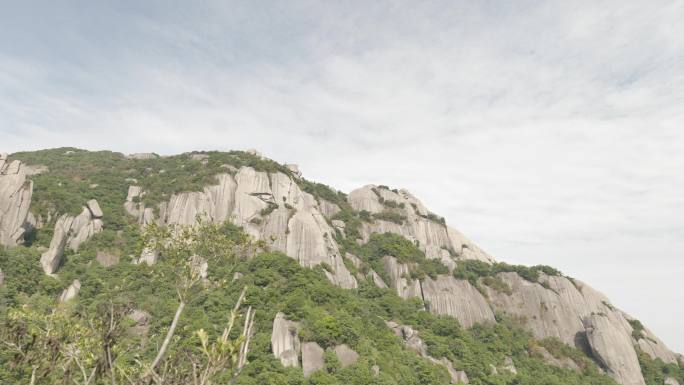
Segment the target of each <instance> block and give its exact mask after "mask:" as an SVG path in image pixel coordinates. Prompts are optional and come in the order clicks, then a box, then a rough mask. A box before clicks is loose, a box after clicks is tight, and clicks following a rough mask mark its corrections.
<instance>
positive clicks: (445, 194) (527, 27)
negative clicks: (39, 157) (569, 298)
mask: <svg viewBox="0 0 684 385" xmlns="http://www.w3.org/2000/svg"><path fill="white" fill-rule="evenodd" d="M0 3H3V4H2V9H3V11H2V12H0V151H4V152H10V153H11V152H16V151H24V150H34V149H41V148H52V147H61V146H75V147H80V148H85V149H90V150H101V149H108V150H114V151H120V152H124V153H133V152H156V153H159V154H176V153H182V152H186V151H192V150H231V149H249V148H256V149H258V150H259V151H261V152H262V153H263V154H265V155H266V156H268V157H270V158H272V159H275V160H277V161H279V162H283V163H285V162H289V163H296V164H299V165H300V168H301V169H302V171H303V173H304V176H305V177H306V178H307V179H311V180H316V181H320V182H323V183H326V184H329V185H331V186H334V187H336V188H338V189H340V190H342V191H345V192H349V191H351V190H353V189H354V188H357V187H360V186H363V185H365V184H369V183H374V184H385V185H389V186H391V187H393V188H394V187H397V188H402V187H403V188H407V189H409V190H410V191H412V192H413V193H414V194H415V195H416V196H418V197H419V198H420V199H421V200H422V201H423V202H424V203H425V204H426V205H427V206H428V207H429V208H430V209H432V210H433V211H435V212H437V213H439V214H441V215H443V216H445V217H446V219H447V222H448V223H449V224H450V225H451V226H453V227H455V228H457V229H459V230H460V231H462V232H464V233H465V234H466V235H468V236H469V237H470V238H471V239H473V240H474V241H475V242H476V243H478V244H479V245H480V246H481V247H482V248H484V249H485V250H487V251H488V252H489V253H490V254H492V255H493V256H495V257H496V258H497V259H499V260H501V261H506V262H509V263H521V264H528V265H533V264H547V265H552V266H555V267H558V268H560V269H561V270H562V271H563V272H564V273H565V274H567V275H570V276H572V277H575V278H578V279H580V280H583V281H585V282H588V283H590V284H591V285H592V286H594V287H595V288H597V289H599V290H601V291H603V292H604V293H606V294H607V295H608V296H609V297H610V298H611V299H612V301H613V303H614V304H615V305H617V306H618V307H620V308H622V309H623V310H625V311H627V312H628V313H630V314H631V315H633V316H634V317H636V318H638V319H640V320H641V321H642V322H643V323H644V324H645V325H646V326H647V327H649V328H650V329H652V330H653V331H654V332H655V333H656V334H657V335H658V336H660V337H661V338H662V339H663V340H664V341H665V343H666V344H667V345H668V346H669V347H670V348H672V349H674V350H677V351H679V352H682V353H684V328H682V327H681V320H682V319H684V306H682V304H684V288H683V286H682V281H681V279H682V277H684V23H682V22H681V21H682V20H684V2H682V1H678V0H674V1H670V0H649V1H639V0H635V1H628V2H625V1H582V0H579V1H527V0H520V1H514V2H512V1H494V0H484V1H459V0H455V1H422V2H415V1H405V2H404V1H373V2H368V1H345V2H320V1H287V2H282V1H273V2H269V1H256V0H253V1H226V0H221V1H202V2H192V4H190V2H179V1H171V0H165V1H144V2H143V1H111V2H107V1H63V2H53V1H31V0H25V1H21V2H17V1H5V0H0Z"/></svg>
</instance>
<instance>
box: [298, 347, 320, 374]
mask: <svg viewBox="0 0 684 385" xmlns="http://www.w3.org/2000/svg"><path fill="white" fill-rule="evenodd" d="M323 353H324V351H323V348H321V347H320V346H319V345H318V344H317V343H315V342H305V343H303V344H302V371H303V372H304V377H305V378H306V377H309V376H310V375H311V374H312V373H313V372H315V371H317V370H321V369H323V367H324V366H325V360H324V359H323Z"/></svg>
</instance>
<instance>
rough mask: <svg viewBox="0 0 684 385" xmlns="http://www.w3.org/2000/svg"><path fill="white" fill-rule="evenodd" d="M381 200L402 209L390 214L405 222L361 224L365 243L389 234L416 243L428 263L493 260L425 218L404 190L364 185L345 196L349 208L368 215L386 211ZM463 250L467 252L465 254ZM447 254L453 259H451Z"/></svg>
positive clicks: (456, 235)
mask: <svg viewBox="0 0 684 385" xmlns="http://www.w3.org/2000/svg"><path fill="white" fill-rule="evenodd" d="M380 198H382V199H383V200H384V201H394V202H396V203H397V204H398V205H403V208H397V209H393V210H394V211H395V212H398V213H400V214H402V215H404V216H406V218H407V220H406V221H405V222H404V224H397V223H393V222H388V221H382V220H375V221H373V222H364V224H363V226H362V233H363V237H364V239H365V240H368V238H369V237H370V235H371V234H372V233H385V232H391V233H396V234H399V235H402V236H404V237H406V238H407V239H409V240H412V241H415V242H417V243H418V245H419V247H420V248H421V249H422V250H423V251H425V254H426V256H427V257H428V258H431V259H441V258H442V257H443V256H447V257H449V258H454V259H478V260H482V261H485V262H492V261H493V258H492V257H490V256H489V255H488V254H487V253H485V252H484V251H482V250H481V249H480V248H479V247H477V246H476V245H475V244H474V243H473V242H471V241H470V240H468V239H467V238H465V237H464V236H463V235H462V234H461V233H459V232H458V231H456V230H454V229H451V228H449V227H447V226H445V225H444V224H442V223H439V222H436V221H434V220H431V219H429V218H427V217H428V215H429V214H430V212H429V211H428V210H427V209H426V208H425V206H424V205H423V204H422V203H421V202H420V201H419V200H418V199H416V198H415V197H414V196H413V195H411V194H410V193H409V192H408V191H406V190H398V191H397V192H394V191H391V190H388V189H385V188H379V187H378V186H375V185H367V186H364V187H361V188H359V189H356V190H354V191H352V192H350V193H349V195H348V196H347V199H348V201H349V204H350V205H351V206H352V207H353V208H354V209H356V210H359V211H360V210H366V211H369V212H371V213H380V212H383V211H385V210H387V208H386V207H385V206H384V205H383V203H381V202H380ZM464 249H467V250H466V251H464ZM449 250H451V251H452V252H453V253H454V254H455V255H453V256H452V255H451V253H450V252H449Z"/></svg>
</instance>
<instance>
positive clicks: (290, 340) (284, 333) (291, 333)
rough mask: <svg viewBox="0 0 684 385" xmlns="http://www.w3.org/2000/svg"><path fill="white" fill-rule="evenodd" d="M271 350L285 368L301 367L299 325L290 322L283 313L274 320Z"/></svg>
mask: <svg viewBox="0 0 684 385" xmlns="http://www.w3.org/2000/svg"><path fill="white" fill-rule="evenodd" d="M271 350H272V352H273V355H274V356H275V357H276V358H277V359H279V360H280V362H281V363H282V364H283V366H285V367H297V366H299V352H300V351H301V344H300V341H299V324H298V323H296V322H292V321H288V320H287V319H286V318H285V314H283V313H278V314H276V316H275V319H274V320H273V332H272V333H271Z"/></svg>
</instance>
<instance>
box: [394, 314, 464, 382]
mask: <svg viewBox="0 0 684 385" xmlns="http://www.w3.org/2000/svg"><path fill="white" fill-rule="evenodd" d="M385 324H386V325H387V327H389V328H390V329H391V330H392V332H394V334H395V335H396V336H397V337H399V338H401V339H402V340H403V341H404V344H406V347H407V348H409V349H410V350H413V351H414V352H416V354H418V355H419V356H421V357H423V358H425V359H427V360H428V361H430V362H432V363H433V364H435V365H440V366H443V367H444V368H445V369H446V370H447V372H448V373H449V376H450V377H451V383H452V384H458V383H465V384H467V383H468V376H467V375H466V374H465V372H463V371H458V370H456V369H454V366H453V364H452V363H451V361H449V360H448V359H446V358H445V357H442V358H441V359H439V360H438V359H436V358H434V357H431V356H430V355H428V353H427V351H428V347H427V344H426V343H425V342H424V341H423V340H422V339H421V338H420V337H419V336H418V332H417V331H415V330H413V328H411V327H410V326H407V325H399V324H398V323H396V322H394V321H387V322H385Z"/></svg>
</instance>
